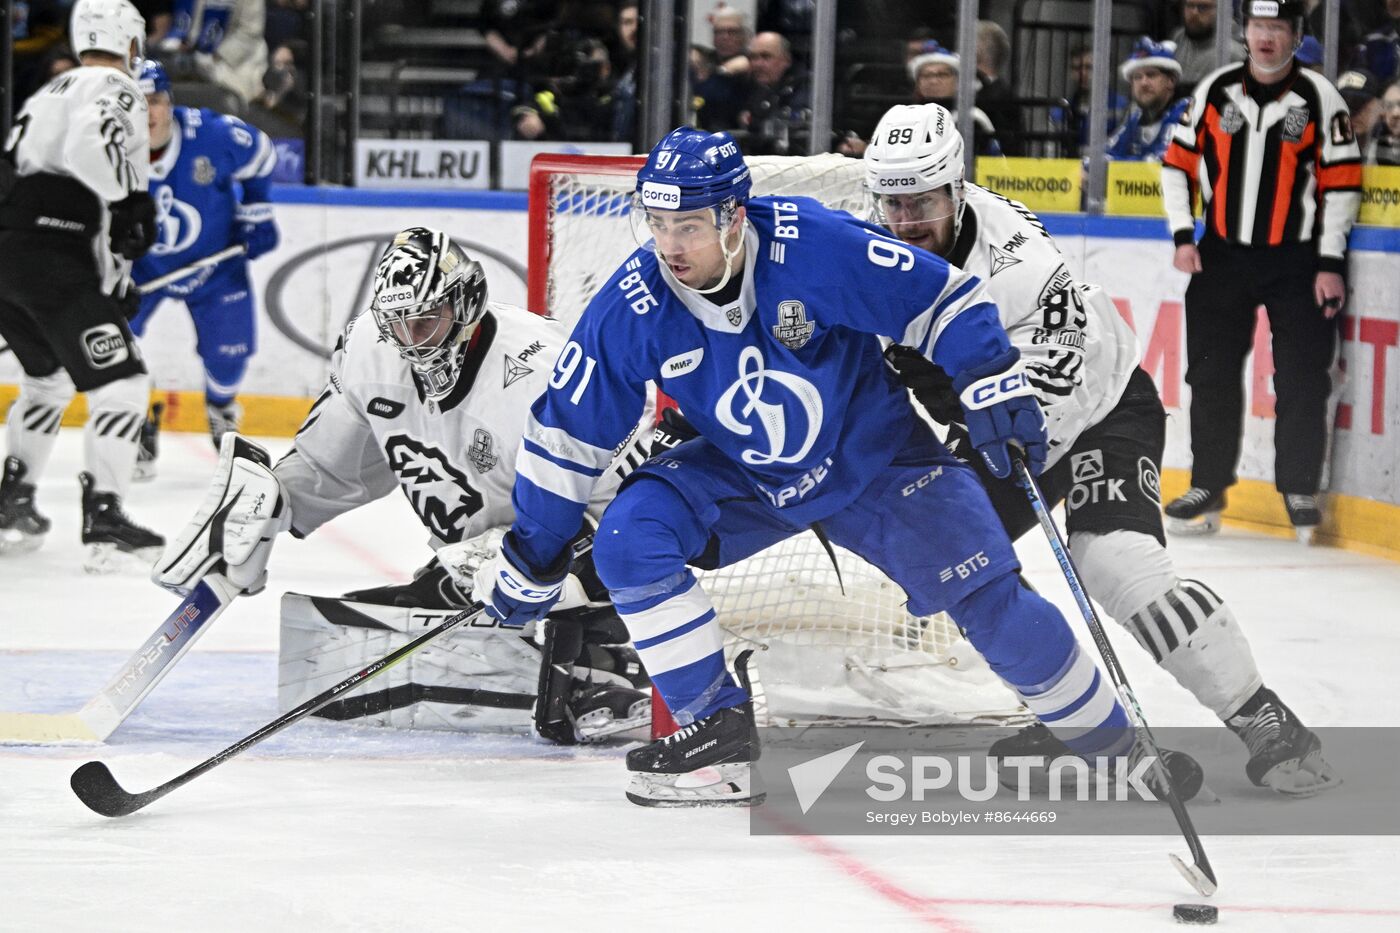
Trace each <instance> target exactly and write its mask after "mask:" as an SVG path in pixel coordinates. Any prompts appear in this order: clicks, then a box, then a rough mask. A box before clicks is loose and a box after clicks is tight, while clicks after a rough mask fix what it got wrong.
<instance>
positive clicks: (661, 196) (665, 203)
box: [642, 181, 681, 211]
mask: <svg viewBox="0 0 1400 933" xmlns="http://www.w3.org/2000/svg"><path fill="white" fill-rule="evenodd" d="M642 206H644V207H659V208H662V209H663V210H669V211H674V210H677V209H678V208H679V207H680V206H681V189H680V186H678V185H662V184H658V183H656V182H654V181H645V182H642Z"/></svg>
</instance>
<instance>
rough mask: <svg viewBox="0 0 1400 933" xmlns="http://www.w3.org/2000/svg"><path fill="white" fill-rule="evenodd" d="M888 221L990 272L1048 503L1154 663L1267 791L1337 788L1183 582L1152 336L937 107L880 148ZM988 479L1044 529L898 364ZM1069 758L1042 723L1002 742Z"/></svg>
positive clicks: (1081, 562)
mask: <svg viewBox="0 0 1400 933" xmlns="http://www.w3.org/2000/svg"><path fill="white" fill-rule="evenodd" d="M864 159H865V188H866V191H867V192H868V194H869V197H870V202H871V207H872V211H873V214H874V216H875V219H876V220H877V222H879V223H881V224H883V225H884V226H885V227H887V228H888V229H889V230H890V231H891V232H893V233H895V234H896V235H897V236H899V238H900V239H901V240H903V241H904V242H906V243H909V244H911V245H914V246H919V247H921V248H923V249H927V250H929V251H930V252H934V253H937V254H938V255H940V256H943V257H945V258H946V259H947V260H948V261H949V262H950V263H953V264H954V265H957V266H959V267H961V268H963V269H966V270H967V271H968V272H971V273H974V274H976V275H978V276H981V277H983V279H984V280H985V281H986V283H987V290H988V291H989V292H990V293H991V296H992V298H993V300H994V301H995V302H996V305H997V307H998V309H999V310H1000V313H1001V320H1002V323H1003V324H1004V325H1005V326H1006V330H1007V334H1008V335H1009V336H1010V338H1011V342H1012V344H1013V345H1015V346H1016V347H1017V348H1019V349H1020V351H1021V355H1022V358H1023V359H1024V360H1025V361H1026V362H1025V365H1026V371H1027V373H1028V375H1029V378H1030V383H1031V385H1032V386H1033V387H1034V388H1035V393H1036V398H1037V400H1038V401H1039V402H1040V406H1041V409H1042V410H1043V411H1044V413H1045V421H1046V425H1047V428H1048V432H1049V456H1048V458H1047V463H1048V467H1047V471H1046V473H1045V475H1044V476H1042V477H1041V480H1040V485H1041V489H1042V490H1043V491H1044V493H1045V495H1046V497H1047V499H1048V500H1049V501H1050V502H1052V503H1054V502H1058V501H1060V500H1064V502H1065V511H1066V520H1065V521H1066V525H1067V526H1068V531H1069V545H1070V550H1071V552H1072V553H1073V555H1074V559H1075V563H1076V564H1077V565H1078V568H1079V570H1080V573H1081V574H1082V576H1083V579H1084V585H1085V588H1086V589H1087V590H1088V592H1089V594H1090V595H1091V596H1092V597H1093V598H1094V599H1096V600H1097V601H1098V602H1099V603H1101V604H1102V605H1103V607H1104V609H1105V610H1106V611H1107V612H1108V614H1109V615H1111V616H1112V617H1113V618H1115V619H1116V620H1118V622H1119V623H1121V624H1122V625H1123V627H1124V628H1126V629H1127V630H1128V631H1129V632H1130V633H1131V634H1132V635H1133V637H1134V638H1135V639H1136V640H1137V642H1138V643H1139V644H1140V645H1141V646H1142V647H1143V648H1144V649H1145V650H1146V651H1148V652H1149V653H1150V654H1151V655H1152V657H1153V659H1154V660H1155V661H1156V662H1157V663H1158V664H1159V665H1161V666H1162V667H1163V668H1164V669H1166V670H1167V671H1168V672H1169V673H1171V674H1172V676H1174V677H1175V678H1176V679H1177V680H1178V681H1179V682H1180V683H1181V684H1182V686H1184V687H1186V688H1187V689H1188V690H1190V691H1191V692H1192V693H1193V694H1194V695H1195V696H1196V697H1197V699H1199V700H1200V702H1201V703H1202V704H1203V705H1205V706H1206V707H1208V708H1209V709H1210V710H1211V711H1213V712H1214V713H1215V714H1216V715H1217V716H1219V717H1220V718H1221V720H1222V721H1224V722H1225V724H1226V725H1227V726H1229V727H1230V728H1231V729H1232V730H1234V731H1235V732H1236V733H1237V734H1238V735H1239V737H1240V738H1241V739H1242V740H1243V741H1244V743H1245V745H1246V746H1247V747H1248V749H1249V753H1250V759H1249V762H1248V765H1247V767H1246V770H1247V773H1248V775H1249V777H1250V779H1251V780H1252V781H1253V782H1254V783H1255V784H1257V785H1260V786H1266V787H1270V788H1272V789H1274V790H1276V791H1278V792H1280V793H1283V794H1291V795H1307V794H1311V793H1316V792H1317V791H1319V790H1322V789H1325V788H1326V787H1329V786H1331V785H1332V784H1333V783H1335V775H1334V774H1333V773H1332V770H1331V768H1330V767H1329V766H1328V764H1327V762H1326V761H1325V760H1324V759H1323V758H1322V752H1321V743H1320V742H1319V740H1318V739H1317V737H1316V735H1315V734H1314V733H1313V732H1311V731H1310V730H1309V729H1307V728H1306V727H1305V726H1304V725H1303V724H1302V723H1301V722H1299V720H1298V718H1297V716H1296V715H1294V713H1293V711H1292V710H1290V709H1289V708H1288V707H1287V706H1286V705H1284V703H1283V701H1282V700H1280V699H1279V698H1278V696H1277V695H1276V694H1275V693H1274V692H1273V691H1272V690H1270V689H1269V688H1268V687H1266V686H1264V682H1263V678H1262V677H1261V675H1260V673H1259V669H1258V668H1257V667H1256V666H1255V663H1254V658H1253V655H1252V653H1251V652H1250V648H1249V642H1248V641H1247V640H1246V639H1245V635H1244V632H1243V630H1242V629H1241V627H1240V624H1239V622H1238V621H1237V620H1236V619H1235V616H1234V613H1232V612H1231V611H1230V608H1229V607H1228V606H1227V605H1225V603H1224V602H1223V601H1222V600H1221V598H1220V597H1219V596H1218V595H1216V593H1215V592H1214V591H1213V590H1212V589H1210V587H1208V586H1206V585H1205V584H1204V583H1202V582H1200V581H1199V580H1190V579H1182V578H1180V577H1178V576H1177V574H1176V569H1175V567H1174V566H1173V564H1172V560H1171V557H1170V555H1169V554H1168V553H1167V550H1166V547H1165V538H1164V536H1163V531H1162V516H1161V494H1160V490H1159V482H1158V476H1159V465H1160V464H1161V460H1162V449H1163V445H1164V443H1165V423H1166V414H1165V412H1164V411H1163V408H1162V402H1161V398H1160V396H1159V395H1158V393H1157V388H1156V386H1155V385H1153V383H1152V380H1151V378H1150V377H1149V376H1148V375H1147V373H1146V372H1145V371H1143V370H1142V369H1141V368H1140V367H1139V365H1138V360H1139V350H1138V343H1137V338H1136V336H1135V335H1134V333H1133V331H1132V329H1131V328H1130V327H1129V326H1128V324H1127V322H1126V321H1124V320H1123V318H1122V316H1121V315H1119V313H1118V311H1117V308H1115V307H1114V305H1113V302H1112V301H1111V300H1110V299H1109V297H1108V295H1107V294H1106V293H1105V292H1104V291H1103V290H1102V289H1101V288H1098V287H1096V286H1091V285H1086V284H1083V283H1078V282H1076V281H1075V280H1074V277H1073V276H1072V275H1071V274H1070V272H1069V270H1068V268H1067V267H1066V265H1065V259H1064V256H1062V255H1061V254H1060V251H1059V249H1058V248H1057V247H1056V245H1055V242H1054V240H1053V239H1051V237H1050V235H1049V234H1048V233H1047V232H1046V230H1045V228H1044V226H1042V225H1041V223H1040V220H1039V219H1038V218H1037V217H1036V216H1035V214H1033V213H1032V212H1031V211H1030V210H1028V209H1027V208H1026V207H1025V206H1024V205H1022V204H1020V203H1018V202H1016V201H1011V200H1008V199H1007V198H1004V197H1002V196H1001V195H998V194H996V193H995V192H992V191H989V190H987V189H986V188H982V187H979V186H978V185H975V184H971V183H968V182H966V181H964V179H963V142H962V138H961V137H960V136H959V134H958V131H957V127H956V125H955V124H954V121H953V119H952V118H951V116H950V115H949V113H948V111H946V110H945V109H943V108H942V107H940V106H938V105H936V104H924V105H916V106H897V107H894V108H892V109H891V110H890V111H889V112H887V113H886V114H885V116H884V117H883V118H882V119H881V121H880V125H879V128H878V129H877V130H876V133H875V137H874V139H873V140H872V142H871V144H870V147H869V148H868V149H867V150H866V152H865V157H864ZM886 356H887V358H888V359H889V360H890V362H891V363H892V365H894V366H895V368H896V369H898V370H899V372H900V374H901V377H902V379H903V381H904V382H905V384H906V385H909V386H910V387H911V388H912V389H913V390H914V393H915V395H916V397H917V398H918V399H919V401H920V402H921V403H922V404H923V405H924V407H925V408H926V409H927V410H928V411H929V413H930V414H931V415H932V416H933V417H934V418H935V419H936V420H937V421H939V422H941V423H943V424H948V425H951V426H952V429H951V431H950V434H949V438H948V443H949V446H950V447H952V448H953V449H954V451H955V452H960V453H961V454H962V455H963V456H964V457H965V459H967V460H968V461H969V463H970V465H971V466H972V467H973V468H974V469H977V471H978V472H979V474H981V476H982V479H983V481H984V483H985V484H986V486H987V490H988V493H989V494H990V496H991V499H992V503H993V505H995V507H996V509H997V512H998V514H999V515H1000V516H1001V519H1002V522H1003V523H1004V524H1005V526H1006V529H1007V531H1008V533H1009V534H1010V535H1011V536H1012V538H1013V539H1014V538H1017V537H1020V536H1021V535H1022V534H1025V533H1026V532H1027V531H1029V530H1030V529H1032V528H1035V527H1037V521H1036V518H1035V515H1034V513H1033V512H1032V510H1031V507H1030V504H1029V502H1028V501H1027V499H1026V495H1025V493H1024V491H1022V490H1021V489H1020V488H1019V487H1017V486H1016V484H1015V483H1013V482H1009V481H1005V480H1001V479H998V478H996V477H994V476H992V475H991V473H989V472H988V471H987V470H986V469H985V468H984V467H983V465H982V464H980V463H979V462H978V461H977V458H976V457H974V456H972V452H971V450H970V449H969V446H968V443H967V441H968V437H967V432H966V429H965V428H964V427H963V424H962V422H963V413H962V410H961V407H960V406H959V404H958V399H957V393H956V392H955V391H954V387H953V382H952V380H951V379H950V378H949V377H948V376H947V374H945V373H943V372H942V371H940V370H939V369H938V368H937V367H935V366H934V364H932V363H930V362H928V361H927V360H925V359H924V357H923V355H922V354H920V353H918V352H917V351H915V350H913V349H911V348H908V347H903V346H899V345H892V346H891V347H890V348H889V350H888V351H887V354H886ZM1057 750H1058V743H1057V742H1056V740H1055V738H1054V737H1053V736H1052V735H1051V734H1050V733H1049V731H1048V730H1046V729H1045V728H1044V727H1043V726H1031V727H1030V728H1028V729H1027V730H1025V731H1024V732H1022V733H1021V734H1019V735H1018V736H1016V737H1014V738H1011V739H1007V740H1003V741H1002V742H1000V743H998V744H997V746H994V752H996V753H997V754H998V755H999V756H1005V755H1025V754H1029V755H1042V754H1043V755H1047V756H1048V757H1053V756H1054V754H1055V753H1056V751H1057Z"/></svg>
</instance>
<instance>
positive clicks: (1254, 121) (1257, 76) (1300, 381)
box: [1162, 0, 1361, 541]
mask: <svg viewBox="0 0 1400 933" xmlns="http://www.w3.org/2000/svg"><path fill="white" fill-rule="evenodd" d="M1243 7H1244V23H1245V27H1244V36H1245V46H1246V47H1247V49H1248V51H1249V58H1248V61H1247V62H1245V63H1243V64H1239V63H1236V64H1231V65H1227V66H1226V67H1224V68H1221V69H1219V70H1217V71H1214V72H1212V73H1211V74H1208V75H1206V77H1205V78H1203V79H1202V80H1201V83H1200V84H1199V85H1198V86H1197V87H1196V93H1195V97H1194V99H1193V100H1192V103H1191V107H1190V109H1189V110H1188V111H1187V112H1186V113H1185V114H1184V115H1183V116H1182V119H1181V122H1180V123H1179V124H1178V126H1177V127H1176V129H1175V133H1174V135H1173V138H1172V143H1171V146H1170V147H1169V148H1168V150H1167V154H1166V158H1165V159H1164V162H1163V167H1162V196H1163V200H1164V201H1165V202H1166V211H1167V222H1168V223H1169V224H1170V225H1171V230H1172V238H1173V240H1175V242H1176V255H1175V256H1174V257H1173V259H1172V264H1173V265H1174V266H1176V268H1178V269H1180V270H1181V271H1182V272H1186V273H1190V274H1191V284H1190V285H1189V286H1188V287H1187V289H1186V356H1187V369H1186V382H1187V384H1189V385H1190V386H1191V456H1192V467H1191V488H1190V490H1188V491H1187V492H1186V494H1185V495H1183V496H1181V497H1180V498H1178V499H1176V500H1174V501H1173V502H1171V503H1170V504H1169V505H1168V506H1167V508H1166V513H1167V516H1168V518H1170V519H1172V522H1171V523H1170V525H1171V526H1172V528H1173V530H1174V531H1178V532H1184V533H1206V532H1211V531H1215V530H1216V529H1217V528H1219V516H1220V510H1221V509H1223V508H1224V506H1225V490H1226V489H1228V488H1229V487H1230V486H1232V485H1234V483H1235V479H1236V476H1235V467H1236V465H1237V463H1238V461H1239V453H1240V433H1241V431H1242V429H1243V419H1244V389H1243V377H1242V370H1243V367H1244V359H1245V356H1246V354H1247V353H1248V352H1249V349H1250V343H1251V338H1252V336H1253V333H1254V309H1255V308H1257V307H1258V306H1259V305H1264V306H1265V308H1266V309H1267V310H1268V313H1269V327H1270V330H1271V331H1272V332H1273V355H1274V367H1275V370H1276V374H1275V377H1274V392H1275V395H1276V397H1277V400H1278V404H1277V406H1276V420H1275V424H1274V483H1275V485H1276V486H1277V487H1278V491H1279V492H1280V493H1282V494H1283V499H1284V504H1285V506H1287V508H1288V517H1289V519H1290V520H1291V521H1292V523H1293V526H1294V528H1295V529H1297V531H1298V534H1299V537H1300V538H1302V539H1303V540H1304V541H1306V540H1309V539H1310V538H1311V534H1312V530H1313V529H1314V527H1315V526H1316V525H1317V524H1318V522H1319V521H1321V517H1322V516H1321V511H1320V509H1319V507H1318V502H1317V493H1318V487H1319V485H1320V484H1321V480H1322V461H1323V456H1324V452H1325V450H1326V447H1327V420H1328V419H1327V401H1328V395H1329V394H1330V392H1331V388H1332V380H1331V377H1330V374H1329V369H1330V368H1331V366H1332V361H1333V357H1334V356H1335V354H1336V348H1337V320H1336V317H1337V314H1338V313H1339V312H1340V311H1341V309H1342V304H1343V302H1344V301H1345V299H1346V281H1345V279H1344V278H1343V276H1344V275H1345V273H1346V249H1347V234H1348V232H1349V231H1350V230H1351V225H1352V223H1353V222H1354V221H1355V219H1356V211H1357V208H1358V207H1359V206H1360V203H1361V157H1360V152H1359V151H1358V148H1357V144H1356V140H1355V138H1354V136H1353V135H1352V130H1351V123H1350V120H1349V118H1348V114H1347V105H1346V103H1345V102H1344V101H1343V100H1342V97H1341V95H1340V94H1339V93H1338V92H1337V89H1336V88H1335V87H1333V86H1332V85H1331V84H1330V83H1329V82H1328V81H1327V79H1326V78H1324V77H1323V76H1322V75H1321V74H1319V73H1317V72H1314V71H1310V70H1308V69H1306V68H1303V67H1302V66H1300V65H1299V64H1298V63H1297V61H1296V60H1295V59H1294V52H1295V51H1296V50H1297V48H1298V46H1299V45H1300V44H1301V43H1302V40H1303V19H1304V16H1305V14H1306V4H1305V3H1303V2H1301V0H1245V2H1244V4H1243ZM1197 187H1199V190H1200V194H1201V211H1202V214H1203V217H1202V219H1203V221H1204V223H1205V236H1203V237H1202V238H1201V242H1200V244H1199V245H1198V244H1196V243H1194V242H1192V241H1193V239H1194V237H1193V224H1192V215H1191V200H1192V195H1193V193H1194V191H1195V190H1196V189H1197Z"/></svg>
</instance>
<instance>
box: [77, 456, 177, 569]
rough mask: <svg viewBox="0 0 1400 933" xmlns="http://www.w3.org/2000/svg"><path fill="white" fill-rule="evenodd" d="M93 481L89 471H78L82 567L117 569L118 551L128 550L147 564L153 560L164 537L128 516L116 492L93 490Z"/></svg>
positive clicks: (157, 555)
mask: <svg viewBox="0 0 1400 933" xmlns="http://www.w3.org/2000/svg"><path fill="white" fill-rule="evenodd" d="M94 482H95V480H94V479H93V476H92V474H91V473H86V472H84V473H79V474H78V483H79V485H81V486H82V487H83V543H84V544H86V545H87V546H88V554H87V559H86V560H85V561H84V563H83V569H84V570H86V571H87V572H88V573H107V572H109V571H112V570H115V569H118V555H119V554H130V555H132V556H134V557H136V558H138V559H139V560H140V561H141V562H142V563H144V564H146V565H148V566H149V565H150V564H152V563H154V562H155V560H156V558H158V557H160V551H161V548H163V547H165V539H164V538H162V537H161V536H160V535H158V534H156V533H155V532H153V531H150V530H148V529H145V528H142V527H141V526H140V525H138V524H136V523H135V522H133V521H132V520H131V519H130V518H128V517H127V515H126V513H125V512H123V511H122V506H121V500H120V499H119V498H118V497H117V494H116V493H113V492H97V491H95V490H94V489H93V488H92V484H93V483H94Z"/></svg>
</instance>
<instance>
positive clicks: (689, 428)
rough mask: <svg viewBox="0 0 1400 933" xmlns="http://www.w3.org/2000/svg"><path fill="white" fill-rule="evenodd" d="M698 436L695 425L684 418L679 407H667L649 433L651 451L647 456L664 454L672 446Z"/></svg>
mask: <svg viewBox="0 0 1400 933" xmlns="http://www.w3.org/2000/svg"><path fill="white" fill-rule="evenodd" d="M699 436H700V432H699V431H697V430H695V425H693V424H691V423H690V422H689V421H688V420H686V417H685V415H683V414H681V410H680V409H679V408H668V409H666V410H665V411H664V412H662V413H661V420H660V421H659V422H657V424H656V430H654V431H653V432H652V434H651V451H650V453H649V454H648V455H647V456H650V457H655V456H656V455H657V454H664V453H665V452H666V451H668V450H670V449H672V448H673V447H678V446H680V445H681V444H684V443H685V442H686V441H689V440H694V439H695V438H697V437H699Z"/></svg>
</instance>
